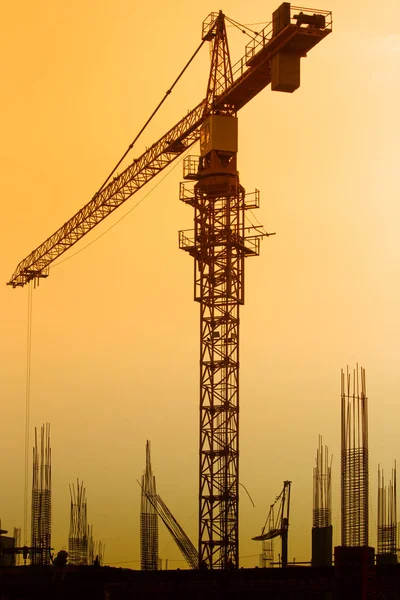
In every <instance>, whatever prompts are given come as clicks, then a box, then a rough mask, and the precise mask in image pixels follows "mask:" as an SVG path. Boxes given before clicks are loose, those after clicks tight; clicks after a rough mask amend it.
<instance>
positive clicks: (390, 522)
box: [377, 463, 397, 562]
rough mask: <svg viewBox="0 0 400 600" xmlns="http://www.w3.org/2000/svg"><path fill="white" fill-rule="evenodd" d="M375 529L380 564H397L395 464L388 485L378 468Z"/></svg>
mask: <svg viewBox="0 0 400 600" xmlns="http://www.w3.org/2000/svg"><path fill="white" fill-rule="evenodd" d="M377 527H378V532H377V542H378V543H377V555H378V556H379V557H380V558H381V561H382V562H397V550H396V546H397V495H396V463H395V465H394V468H393V469H392V478H391V479H390V480H389V483H388V485H385V478H384V473H383V470H381V468H380V466H378V526H377ZM383 557H385V558H383ZM385 559H386V560H385Z"/></svg>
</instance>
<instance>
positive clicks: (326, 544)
mask: <svg viewBox="0 0 400 600" xmlns="http://www.w3.org/2000/svg"><path fill="white" fill-rule="evenodd" d="M331 484H332V457H331V458H329V451H328V447H327V446H325V447H324V446H323V445H322V437H321V436H319V440H318V450H317V458H316V461H315V467H314V472H313V526H312V538H311V564H312V566H313V567H328V566H331V565H332V552H333V547H332V485H331Z"/></svg>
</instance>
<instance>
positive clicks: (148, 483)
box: [140, 440, 158, 571]
mask: <svg viewBox="0 0 400 600" xmlns="http://www.w3.org/2000/svg"><path fill="white" fill-rule="evenodd" d="M141 488H142V495H141V505H140V567H141V569H142V571H157V570H158V515H157V511H156V504H157V492H156V478H155V477H154V475H153V471H152V469H151V459H150V442H149V441H148V440H147V443H146V469H145V471H144V473H143V475H142V481H141Z"/></svg>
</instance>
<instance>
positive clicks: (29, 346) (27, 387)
mask: <svg viewBox="0 0 400 600" xmlns="http://www.w3.org/2000/svg"><path fill="white" fill-rule="evenodd" d="M32 297H33V283H32V282H30V283H29V284H28V320H27V336H26V337H27V339H26V384H25V482H24V538H23V539H24V540H25V542H24V544H28V482H29V416H30V400H31V354H32Z"/></svg>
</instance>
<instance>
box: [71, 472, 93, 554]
mask: <svg viewBox="0 0 400 600" xmlns="http://www.w3.org/2000/svg"><path fill="white" fill-rule="evenodd" d="M69 493H70V496H71V510H70V522H69V538H68V562H69V563H71V564H72V565H87V563H88V549H89V540H88V533H89V530H88V524H87V502H86V490H85V488H84V487H83V483H79V479H78V480H77V482H76V489H75V485H74V484H73V483H72V484H70V486H69Z"/></svg>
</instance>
